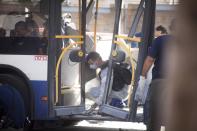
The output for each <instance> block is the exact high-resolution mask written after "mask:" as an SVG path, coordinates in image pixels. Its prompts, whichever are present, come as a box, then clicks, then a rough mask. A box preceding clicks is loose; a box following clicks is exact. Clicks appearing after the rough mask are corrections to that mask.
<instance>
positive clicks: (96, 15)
mask: <svg viewBox="0 0 197 131" xmlns="http://www.w3.org/2000/svg"><path fill="white" fill-rule="evenodd" d="M97 18H98V0H96V11H95V21H94V51H96V31H97Z"/></svg>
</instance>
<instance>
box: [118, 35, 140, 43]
mask: <svg viewBox="0 0 197 131" xmlns="http://www.w3.org/2000/svg"><path fill="white" fill-rule="evenodd" d="M115 37H116V38H121V39H125V40H129V41H133V42H141V39H140V38H135V37H128V36H124V35H115Z"/></svg>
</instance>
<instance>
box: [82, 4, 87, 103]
mask: <svg viewBox="0 0 197 131" xmlns="http://www.w3.org/2000/svg"><path fill="white" fill-rule="evenodd" d="M86 3H87V1H86V0H82V15H81V18H82V19H81V33H82V35H83V44H82V45H81V50H82V51H83V53H84V55H83V60H84V61H83V62H82V63H81V104H85V82H86V81H85V78H86V76H85V75H86V74H85V54H86V46H85V45H86V39H85V38H86Z"/></svg>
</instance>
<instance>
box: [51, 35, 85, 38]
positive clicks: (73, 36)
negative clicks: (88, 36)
mask: <svg viewBox="0 0 197 131" xmlns="http://www.w3.org/2000/svg"><path fill="white" fill-rule="evenodd" d="M55 38H56V39H69V38H71V39H72V38H80V39H83V36H82V35H56V36H55Z"/></svg>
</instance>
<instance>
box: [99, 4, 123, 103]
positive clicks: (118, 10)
mask: <svg viewBox="0 0 197 131" xmlns="http://www.w3.org/2000/svg"><path fill="white" fill-rule="evenodd" d="M121 5H122V0H115V22H114V32H113V39H112V47H111V53H110V59H109V65H108V67H109V68H108V72H107V80H106V83H105V93H104V99H103V103H104V104H106V103H107V97H108V93H109V88H108V87H109V86H110V83H111V76H112V51H113V50H114V49H116V44H114V41H116V39H117V38H116V37H115V35H116V34H118V31H119V30H118V29H119V21H120V13H121V7H122V6H121Z"/></svg>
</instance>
